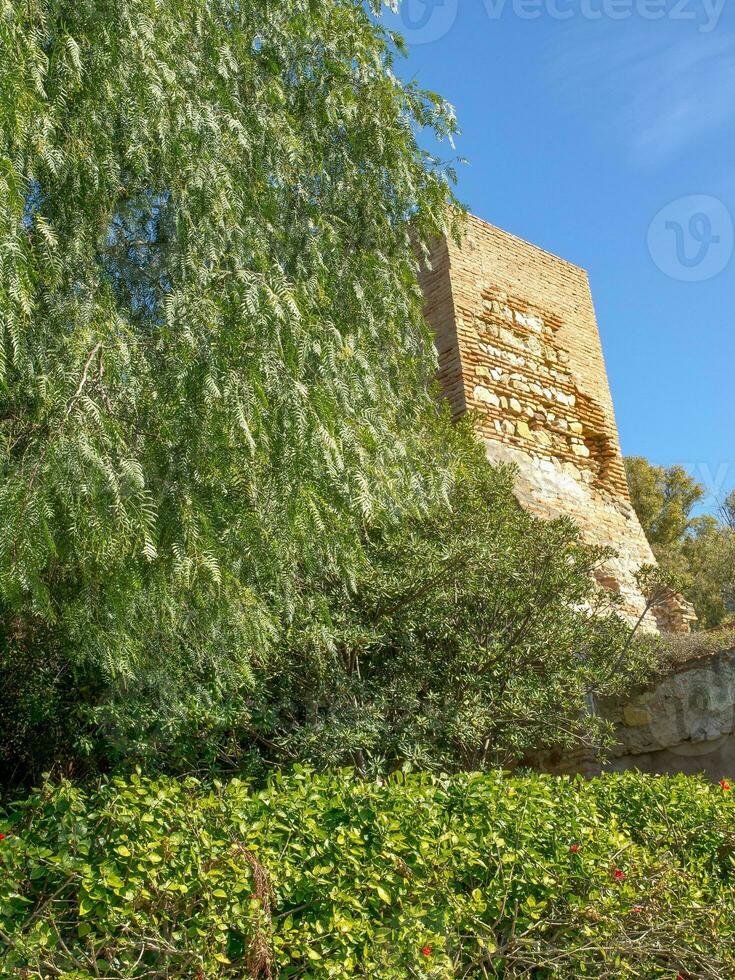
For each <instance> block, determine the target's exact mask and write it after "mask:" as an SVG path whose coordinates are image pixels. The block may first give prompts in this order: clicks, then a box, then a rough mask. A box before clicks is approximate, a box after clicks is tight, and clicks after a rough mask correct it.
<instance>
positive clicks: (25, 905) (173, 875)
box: [0, 771, 735, 980]
mask: <svg viewBox="0 0 735 980" xmlns="http://www.w3.org/2000/svg"><path fill="white" fill-rule="evenodd" d="M2 830H3V831H4V833H5V837H4V839H3V840H2V841H0V845H2V846H1V847H0V862H2V868H3V873H2V878H1V879H0V938H1V939H2V941H3V943H4V952H3V953H2V959H0V972H1V973H2V976H8V977H10V976H17V977H26V978H28V977H47V976H63V977H66V978H76V980H82V978H84V980H86V978H92V977H108V978H119V977H125V978H137V977H182V978H183V977H186V978H193V977H207V978H210V977H243V976H250V977H258V976H260V977H267V976H271V977H283V978H287V977H303V978H307V977H310V978H322V977H364V978H371V980H373V978H374V980H379V978H386V980H388V978H390V980H405V978H406V977H425V978H430V977H433V978H437V980H438V978H450V977H478V978H480V977H485V978H487V977H504V978H508V977H520V976H534V977H538V978H542V977H559V978H568V980H572V978H575V980H576V978H579V977H580V976H589V977H599V978H602V977H607V978H609V977H616V978H621V977H631V978H632V977H636V978H665V977H669V978H671V980H675V978H676V977H677V976H680V977H685V978H695V977H697V978H713V980H714V978H722V977H726V976H732V975H733V971H734V970H735V951H734V949H733V946H732V938H733V932H734V931H735V891H733V885H734V883H735V860H734V857H733V855H734V854H735V806H734V804H733V801H732V799H731V797H730V796H729V795H728V792H727V791H726V790H725V789H723V788H721V787H717V786H714V787H713V786H710V785H708V784H706V783H705V782H704V781H701V780H698V779H692V778H688V777H676V778H660V779H651V778H648V777H642V776H639V775H636V774H625V775H622V776H606V777H604V778H602V779H599V780H595V781H592V782H590V783H586V782H584V781H582V780H569V779H555V778H552V777H545V776H528V777H524V778H507V777H505V776H503V775H502V774H499V773H498V774H489V775H463V776H456V777H451V778H450V777H447V778H431V777H429V776H405V775H402V774H399V775H396V776H394V777H393V778H391V779H390V780H389V781H387V782H386V783H368V782H359V781H355V780H353V779H351V778H350V777H348V776H347V775H324V776H316V775H314V774H312V773H310V772H306V771H297V772H295V773H294V774H292V775H291V776H289V777H287V778H284V777H282V776H278V777H276V778H275V779H274V780H273V782H272V783H271V784H270V785H269V786H268V787H267V788H265V789H264V790H262V791H260V792H254V791H251V790H250V789H249V788H248V786H247V785H246V784H245V783H243V782H241V781H239V780H232V781H231V782H230V783H228V784H226V785H219V784H215V785H214V786H212V787H207V786H205V785H203V784H201V783H198V782H196V781H194V780H193V779H188V780H182V781H177V780H173V779H159V780H148V779H144V778H142V777H139V776H134V777H132V778H131V779H130V780H128V781H125V780H122V779H114V780H111V781H109V782H104V783H102V784H101V785H100V786H99V787H98V788H97V789H96V790H93V791H84V790H82V789H79V788H75V787H74V786H73V785H71V784H69V783H62V784H60V785H52V784H49V785H47V786H45V787H44V788H43V789H42V790H40V791H39V792H37V793H35V794H34V795H32V796H31V797H29V798H28V799H26V800H24V801H22V802H19V803H16V804H14V805H12V806H11V807H10V808H9V809H8V810H7V812H6V813H5V814H4V815H3V820H2Z"/></svg>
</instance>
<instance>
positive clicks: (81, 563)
mask: <svg viewBox="0 0 735 980" xmlns="http://www.w3.org/2000/svg"><path fill="white" fill-rule="evenodd" d="M393 56H394V46H393V44H392V42H391V40H390V38H388V37H387V36H385V35H384V34H383V33H382V31H381V30H380V29H379V28H378V27H376V26H375V25H374V24H373V23H372V22H371V19H370V18H369V16H368V13H367V11H366V10H365V9H364V7H363V5H362V4H361V3H360V2H358V0H327V2H320V3H316V2H310V0H289V2H288V3H275V4H274V3H266V2H258V0H256V2H254V3H248V4H240V3H235V2H231V0H215V2H213V3H208V4H200V3H195V2H192V0H162V2H156V3H152V2H150V0H125V2H122V3H118V2H115V3H112V2H103V3H87V2H82V3H79V2H77V0H75V2H65V0H30V2H28V3H23V4H16V3H11V2H5V3H3V5H2V16H1V17H0V64H2V66H3V68H2V74H1V76H0V140H1V142H0V202H1V204H2V206H1V207H0V263H1V264H0V460H1V465H2V475H3V478H2V481H1V482H0V619H1V621H2V632H3V634H4V643H5V650H4V652H3V655H4V658H5V660H6V663H8V664H11V665H13V666H14V669H15V670H17V669H18V665H19V664H20V663H22V662H24V659H25V658H27V657H29V656H30V655H31V654H30V651H31V650H33V649H35V650H39V649H40V650H43V658H44V659H50V660H56V661H57V667H58V670H55V676H57V677H58V684H59V685H62V686H63V685H64V684H67V685H68V686H69V688H70V690H71V691H72V692H73V691H74V690H75V689H76V688H77V687H78V686H79V685H82V686H85V687H86V686H88V685H90V686H91V688H92V689H93V690H91V691H90V692H89V693H90V695H91V697H92V700H93V701H95V700H96V701H98V702H99V704H100V705H102V706H104V707H105V710H106V711H107V714H108V715H110V717H108V718H104V717H101V718H100V721H101V722H102V723H108V724H109V725H110V726H111V729H116V728H117V727H118V724H119V723H120V722H121V718H122V716H125V715H128V716H130V717H133V716H134V715H135V713H136V711H138V710H141V708H140V705H142V704H150V703H151V699H153V701H154V702H155V707H153V708H151V710H153V711H154V712H155V713H157V714H163V716H167V718H168V721H169V723H170V726H171V728H172V730H173V729H175V727H176V724H177V719H181V718H184V717H190V716H191V715H192V714H195V715H196V716H197V717H198V721H199V722H200V723H201V724H206V722H207V720H208V719H210V718H211V720H213V721H217V720H218V719H219V718H220V716H221V714H222V711H223V710H224V707H225V704H224V703H225V701H226V698H228V697H230V696H233V695H236V694H237V692H238V691H239V690H241V689H242V687H243V685H248V684H251V683H252V666H253V664H254V663H256V662H258V661H259V660H261V659H262V658H264V657H266V656H267V651H268V650H269V649H270V647H271V645H272V643H273V640H274V639H275V638H276V637H277V636H278V633H279V630H280V629H281V627H282V625H283V624H284V623H287V622H288V621H289V620H290V619H291V618H292V617H293V615H294V614H295V611H296V610H297V609H299V610H300V611H301V615H302V616H307V615H308V616H313V617H314V618H315V619H318V617H319V615H320V611H319V603H318V601H317V599H318V597H316V596H314V595H313V594H312V590H310V588H309V585H308V583H309V581H310V578H311V577H313V575H314V574H315V572H318V573H319V575H322V574H324V573H325V572H328V573H329V574H331V575H333V576H334V577H336V578H337V579H339V580H344V581H348V580H350V579H351V578H352V577H354V576H355V574H356V571H357V568H358V567H359V566H360V564H361V562H362V560H363V557H362V554H361V535H360V530H361V528H362V527H363V526H364V524H365V523H366V522H368V521H370V522H389V523H390V522H395V521H397V520H398V519H399V518H400V516H401V514H402V513H405V512H418V511H420V510H421V509H422V508H424V507H426V506H427V504H428V503H430V502H432V501H436V500H437V499H439V498H440V497H441V496H442V495H443V494H445V493H446V485H447V483H448V474H447V466H446V460H445V459H442V455H441V451H440V448H439V446H438V444H436V443H434V444H433V445H432V446H431V447H429V446H427V443H426V438H425V432H426V428H427V425H428V424H429V423H432V424H433V417H435V416H436V414H437V408H436V406H435V405H434V403H433V402H432V401H431V399H430V396H429V393H428V380H429V378H430V376H431V372H432V370H433V357H432V354H431V346H430V343H429V340H428V337H427V332H426V328H425V325H424V323H423V321H422V318H421V312H420V307H421V303H420V296H419V292H418V289H417V287H416V283H415V271H414V266H415V259H414V252H413V248H412V243H411V239H410V237H409V220H410V222H411V225H412V227H413V229H414V231H413V233H414V234H416V235H418V237H419V240H420V239H421V238H422V237H425V236H426V235H428V234H430V233H431V234H433V233H436V232H437V231H438V230H440V229H441V228H443V227H444V221H445V217H446V215H447V211H446V204H447V202H448V200H449V197H450V195H449V191H448V187H447V173H446V171H445V170H444V169H442V168H440V167H438V166H436V165H435V161H433V160H432V159H431V158H429V157H428V156H427V155H426V154H425V153H424V152H423V151H421V150H420V149H419V148H418V146H417V142H416V132H417V130H418V129H420V128H421V127H424V126H426V127H429V128H431V129H432V130H433V131H434V132H435V133H436V134H438V135H439V136H440V137H443V136H447V135H450V134H451V131H452V129H453V126H454V120H453V115H452V112H451V109H450V108H449V107H448V106H447V105H446V104H445V103H444V102H443V101H442V100H440V99H439V98H438V97H436V96H434V95H432V94H431V93H426V92H422V91H420V90H419V89H418V88H416V87H415V86H412V85H408V86H407V85H403V84H402V83H400V82H399V81H398V80H397V79H396V77H395V76H394V74H393V72H392V69H391V65H392V60H393ZM304 606H306V607H308V612H307V611H306V610H305V609H304ZM136 704H137V705H138V707H136V708H134V707H133V705H136ZM113 705H114V707H112V709H111V706H113ZM110 709H111V710H110Z"/></svg>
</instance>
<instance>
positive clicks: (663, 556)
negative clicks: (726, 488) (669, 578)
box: [625, 456, 735, 627]
mask: <svg viewBox="0 0 735 980" xmlns="http://www.w3.org/2000/svg"><path fill="white" fill-rule="evenodd" d="M625 466H626V472H627V475H628V486H629V488H630V494H631V499H632V501H633V506H634V507H635V510H636V513H637V514H638V517H639V519H640V522H641V524H642V526H643V530H644V531H645V533H646V536H647V537H648V540H649V541H650V543H651V547H652V548H653V551H654V553H655V555H656V558H657V559H658V561H659V563H660V565H661V566H662V568H663V569H664V570H665V571H666V572H667V573H668V574H670V575H671V574H673V575H675V576H676V577H677V579H678V580H680V581H682V582H683V585H684V593H685V595H686V597H687V598H688V599H689V600H690V601H691V602H692V603H693V604H694V607H695V610H696V612H697V616H698V617H699V625H700V627H715V626H719V625H721V624H722V623H724V622H726V621H727V620H728V619H729V618H730V617H731V616H732V614H733V611H735V603H734V602H733V599H734V598H735V519H734V518H735V494H731V495H730V497H729V498H728V499H727V501H726V502H725V503H724V505H723V507H722V508H721V516H720V517H715V516H712V515H704V516H701V517H693V516H692V510H693V509H694V507H695V505H696V504H697V503H698V502H699V501H700V500H702V498H703V496H704V487H702V485H701V484H700V483H698V482H697V481H696V480H695V479H694V477H692V476H691V475H690V474H689V473H687V471H686V470H685V469H684V468H683V467H682V466H672V467H669V468H668V469H666V468H664V467H661V466H652V465H651V464H650V463H649V462H648V461H647V460H645V459H642V458H641V457H638V456H633V457H629V458H627V459H626V460H625Z"/></svg>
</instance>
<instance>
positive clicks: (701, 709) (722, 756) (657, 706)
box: [599, 650, 735, 779]
mask: <svg viewBox="0 0 735 980" xmlns="http://www.w3.org/2000/svg"><path fill="white" fill-rule="evenodd" d="M599 707H600V711H601V713H602V714H603V716H604V717H606V718H607V719H608V720H610V721H612V722H613V724H614V725H615V730H616V735H617V744H616V746H615V748H614V750H613V752H612V754H611V756H610V758H609V760H608V762H607V763H606V765H605V766H604V768H605V769H606V770H612V771H614V772H620V771H622V770H624V769H638V770H639V771H641V772H647V773H657V774H662V773H677V772H683V773H687V774H689V775H694V774H696V773H703V774H704V775H706V776H709V777H710V778H711V779H724V778H728V777H729V778H733V777H734V776H735V650H726V651H723V652H721V653H715V654H710V655H707V656H703V657H698V658H696V659H693V660H691V661H689V662H687V663H684V664H681V665H680V666H679V667H677V668H675V669H673V670H672V671H671V672H670V673H669V674H667V675H666V676H665V677H664V678H663V679H661V680H660V681H659V682H658V683H657V684H655V685H653V686H651V687H649V688H645V689H641V690H639V691H636V692H633V694H632V695H631V696H630V697H629V698H627V699H626V700H624V701H617V702H608V703H606V704H604V705H600V706H599Z"/></svg>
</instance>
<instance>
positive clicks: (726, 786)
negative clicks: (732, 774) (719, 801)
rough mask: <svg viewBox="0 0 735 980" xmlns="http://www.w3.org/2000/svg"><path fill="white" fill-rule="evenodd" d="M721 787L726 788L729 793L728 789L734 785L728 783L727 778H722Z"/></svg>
mask: <svg viewBox="0 0 735 980" xmlns="http://www.w3.org/2000/svg"><path fill="white" fill-rule="evenodd" d="M720 789H722V790H724V791H725V792H726V793H727V791H728V790H730V789H732V786H731V785H730V784H729V783H728V781H727V780H726V779H721V780H720Z"/></svg>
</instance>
